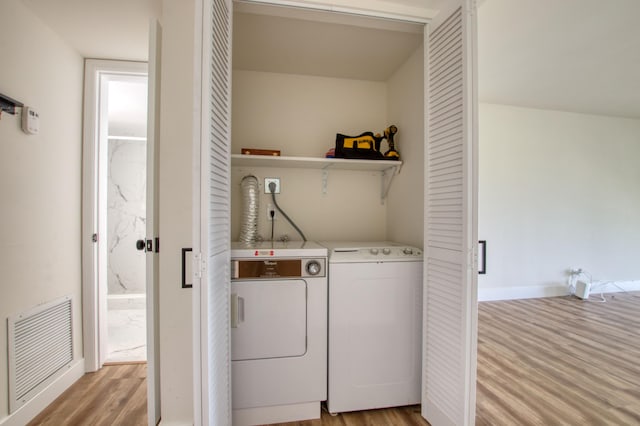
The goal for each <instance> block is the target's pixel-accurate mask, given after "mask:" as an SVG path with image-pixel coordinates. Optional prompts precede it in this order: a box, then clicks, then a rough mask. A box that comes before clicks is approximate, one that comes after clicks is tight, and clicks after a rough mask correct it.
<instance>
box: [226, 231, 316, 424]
mask: <svg viewBox="0 0 640 426" xmlns="http://www.w3.org/2000/svg"><path fill="white" fill-rule="evenodd" d="M231 263H232V268H231V269H232V276H231V369H232V370H231V379H232V404H233V424H234V425H256V424H267V423H280V422H290V421H297V420H307V419H314V418H320V403H321V401H324V400H326V396H327V271H326V266H327V249H326V248H325V247H322V246H320V245H318V244H317V243H313V242H301V241H290V242H288V243H281V242H275V243H272V242H265V243H259V244H251V245H247V244H243V243H231Z"/></svg>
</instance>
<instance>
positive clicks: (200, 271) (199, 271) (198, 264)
mask: <svg viewBox="0 0 640 426" xmlns="http://www.w3.org/2000/svg"><path fill="white" fill-rule="evenodd" d="M206 267H207V265H206V264H205V262H204V260H203V259H202V253H196V254H194V255H193V274H194V275H195V277H196V278H198V279H200V278H202V275H204V271H205V270H206Z"/></svg>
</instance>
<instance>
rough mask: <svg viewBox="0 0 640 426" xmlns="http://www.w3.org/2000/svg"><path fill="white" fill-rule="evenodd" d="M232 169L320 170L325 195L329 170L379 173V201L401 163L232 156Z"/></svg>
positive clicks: (382, 199) (391, 161)
mask: <svg viewBox="0 0 640 426" xmlns="http://www.w3.org/2000/svg"><path fill="white" fill-rule="evenodd" d="M231 165H232V166H233V167H280V168H292V169H319V170H322V193H323V194H326V193H327V186H328V183H327V181H328V175H329V171H330V170H355V171H374V172H380V201H381V202H382V203H384V200H385V199H386V198H387V194H388V192H389V189H390V188H391V182H393V177H394V176H395V175H396V174H398V173H399V172H400V168H401V167H402V161H394V160H347V159H344V158H315V157H279V156H267V155H244V154H232V155H231Z"/></svg>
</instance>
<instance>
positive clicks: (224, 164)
mask: <svg viewBox="0 0 640 426" xmlns="http://www.w3.org/2000/svg"><path fill="white" fill-rule="evenodd" d="M231 14H232V4H231V0H203V28H202V33H203V43H202V44H203V54H202V103H201V105H202V123H201V135H200V137H201V144H200V147H201V150H200V168H201V170H200V188H199V190H200V203H199V204H200V254H198V255H197V256H196V258H200V255H201V265H200V266H198V265H196V270H198V269H201V271H202V272H201V278H200V279H199V280H197V281H198V282H199V283H200V286H199V289H196V288H195V285H194V290H199V302H200V324H199V326H200V330H199V331H200V348H199V349H200V353H199V354H196V358H198V356H199V360H200V367H201V368H200V370H201V371H200V374H201V376H200V378H199V380H201V395H199V396H200V400H199V402H200V404H201V406H200V407H198V401H196V419H195V420H196V424H202V425H230V424H231V381H230V378H231V373H230V365H231V360H230V359H231V357H230V332H229V317H230V314H229V300H230V273H229V268H230V222H231V221H230V165H231V23H232V20H231ZM194 245H195V244H194ZM196 274H198V273H196ZM195 283H196V280H194V284H195ZM196 398H197V397H196ZM198 409H199V413H198Z"/></svg>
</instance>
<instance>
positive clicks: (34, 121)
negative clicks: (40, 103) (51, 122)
mask: <svg viewBox="0 0 640 426" xmlns="http://www.w3.org/2000/svg"><path fill="white" fill-rule="evenodd" d="M39 129H40V116H39V115H38V113H37V112H36V111H34V109H33V108H31V107H28V106H26V107H23V108H22V131H23V132H25V133H26V134H28V135H37V134H38V130H39Z"/></svg>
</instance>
